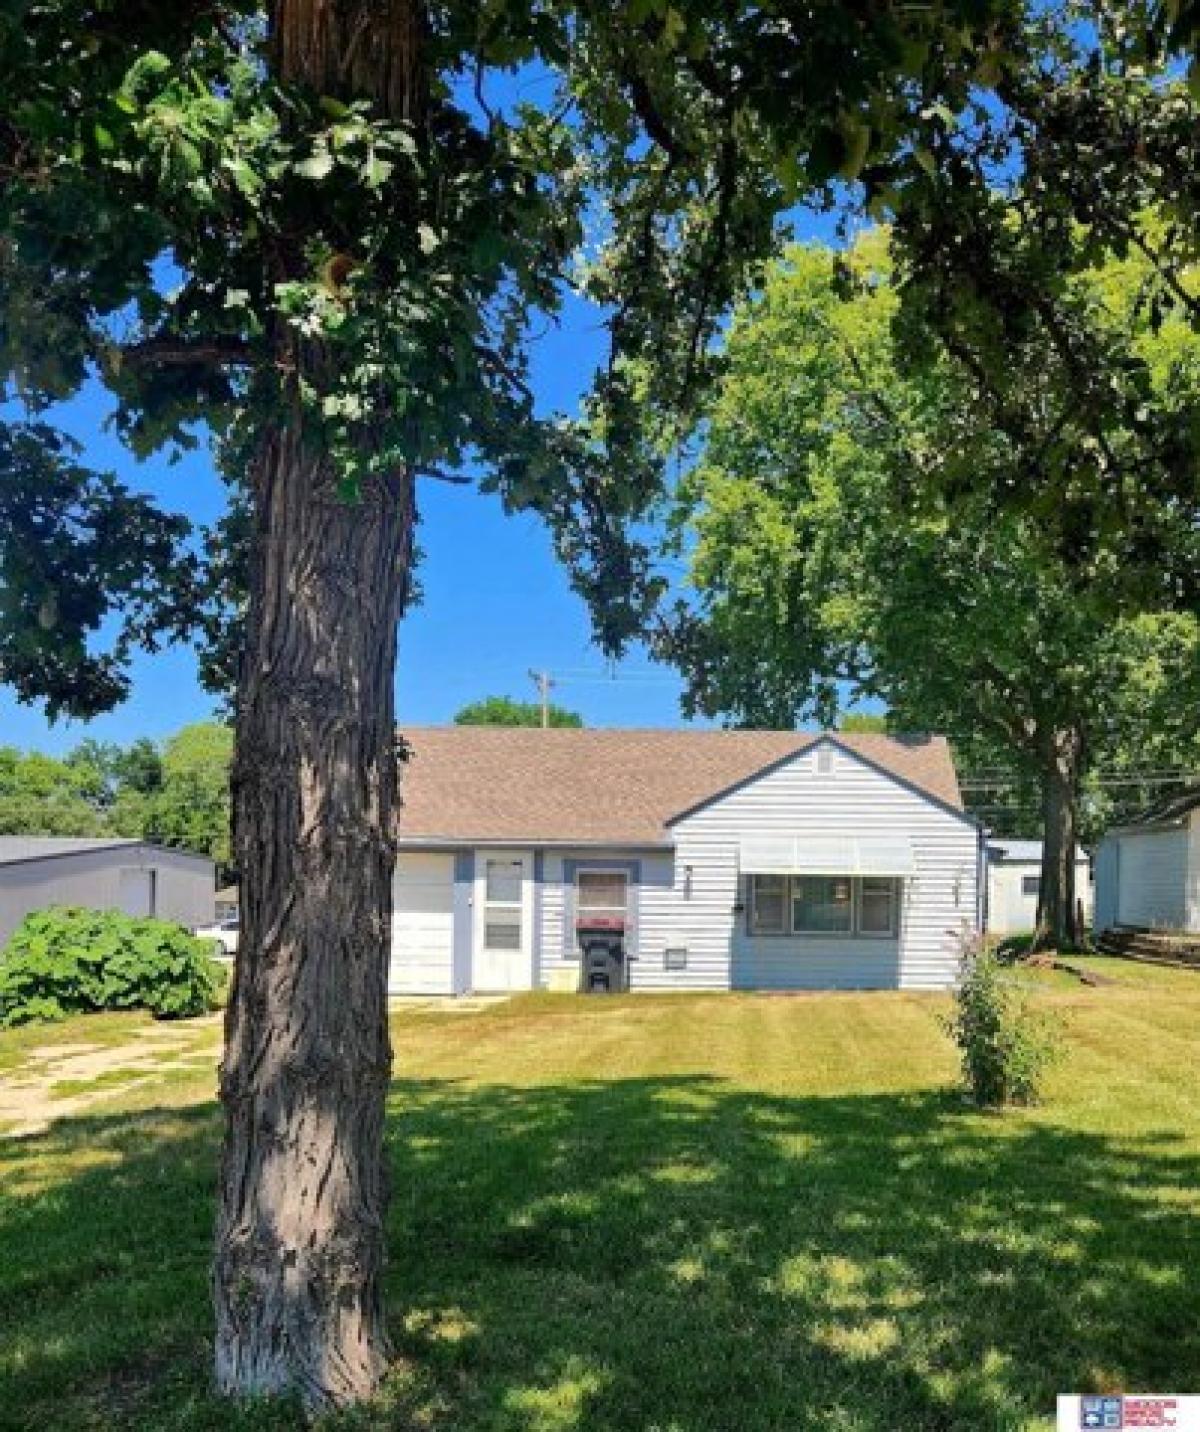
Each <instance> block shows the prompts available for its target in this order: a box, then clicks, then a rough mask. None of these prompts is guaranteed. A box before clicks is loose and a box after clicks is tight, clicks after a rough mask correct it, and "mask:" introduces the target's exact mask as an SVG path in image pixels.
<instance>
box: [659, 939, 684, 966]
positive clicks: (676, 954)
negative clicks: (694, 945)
mask: <svg viewBox="0 0 1200 1432" xmlns="http://www.w3.org/2000/svg"><path fill="white" fill-rule="evenodd" d="M663 967H664V968H665V969H668V970H686V969H687V950H686V949H685V948H684V947H683V946H682V945H676V946H674V947H673V948H671V949H669V950H664V951H663Z"/></svg>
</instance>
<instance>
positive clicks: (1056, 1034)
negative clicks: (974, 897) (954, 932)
mask: <svg viewBox="0 0 1200 1432" xmlns="http://www.w3.org/2000/svg"><path fill="white" fill-rule="evenodd" d="M946 1032H947V1033H948V1034H949V1035H950V1037H951V1039H953V1040H954V1042H955V1043H956V1044H957V1045H958V1048H959V1052H960V1054H961V1056H962V1069H963V1077H964V1079H965V1081H966V1085H967V1090H968V1092H969V1093H970V1095H971V1098H972V1099H973V1100H974V1101H975V1103H976V1104H979V1105H980V1106H981V1107H983V1108H999V1107H1002V1106H1003V1105H1005V1104H1035V1103H1037V1100H1038V1096H1039V1094H1040V1092H1041V1086H1042V1079H1043V1076H1044V1075H1045V1073H1046V1070H1047V1069H1048V1068H1049V1067H1050V1065H1051V1064H1052V1063H1054V1061H1055V1060H1056V1059H1058V1058H1059V1057H1060V1056H1061V1052H1062V1051H1061V1030H1060V1029H1059V1027H1058V1026H1057V1025H1056V1024H1053V1023H1052V1022H1051V1021H1050V1020H1048V1019H1046V1018H1045V1017H1044V1016H1042V1015H1039V1014H1037V1013H1035V1012H1034V1011H1033V1010H1031V1009H1030V1008H1029V1005H1028V1004H1027V1002H1026V1001H1025V1000H1024V999H1023V998H1022V997H1021V996H1020V995H1019V994H1018V993H1017V991H1016V989H1015V988H1014V987H1013V984H1012V977H1011V975H1009V974H1007V972H1006V970H1005V967H1004V965H1003V964H1002V963H1001V961H1000V959H999V957H998V956H997V954H996V951H995V950H993V949H989V948H987V947H986V946H983V945H973V946H971V947H969V948H968V949H967V950H966V952H965V953H964V955H963V962H962V979H961V982H960V984H959V987H958V991H957V994H956V996H955V1006H954V1013H953V1015H951V1017H950V1018H949V1019H948V1020H947V1021H946Z"/></svg>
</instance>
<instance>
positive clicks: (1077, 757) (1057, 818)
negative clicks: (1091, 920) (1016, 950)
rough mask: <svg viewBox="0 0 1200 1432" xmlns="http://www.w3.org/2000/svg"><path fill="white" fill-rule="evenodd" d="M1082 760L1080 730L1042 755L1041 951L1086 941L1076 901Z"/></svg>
mask: <svg viewBox="0 0 1200 1432" xmlns="http://www.w3.org/2000/svg"><path fill="white" fill-rule="evenodd" d="M1082 759H1083V741H1082V738H1081V737H1080V735H1079V733H1078V732H1077V731H1055V732H1054V733H1053V734H1052V735H1051V737H1050V738H1049V740H1048V741H1047V742H1046V745H1045V748H1044V750H1043V752H1042V842H1043V843H1042V877H1041V885H1040V889H1039V894H1038V917H1037V929H1036V930H1035V932H1034V940H1033V948H1034V949H1035V950H1048V949H1058V950H1069V949H1073V948H1074V947H1075V946H1077V945H1079V944H1081V943H1082V940H1083V933H1084V932H1083V930H1082V929H1081V928H1080V924H1079V910H1078V906H1077V903H1076V898H1075V850H1076V846H1077V843H1078V834H1079V820H1078V816H1079V780H1080V774H1081V766H1082Z"/></svg>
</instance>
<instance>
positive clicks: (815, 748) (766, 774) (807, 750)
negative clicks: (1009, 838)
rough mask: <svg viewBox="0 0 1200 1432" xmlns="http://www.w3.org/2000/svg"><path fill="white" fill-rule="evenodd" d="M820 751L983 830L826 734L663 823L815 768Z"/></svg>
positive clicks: (687, 817)
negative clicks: (793, 770)
mask: <svg viewBox="0 0 1200 1432" xmlns="http://www.w3.org/2000/svg"><path fill="white" fill-rule="evenodd" d="M822 750H831V751H836V752H838V753H840V755H841V756H843V757H845V758H848V759H849V760H852V761H857V762H859V763H860V764H861V765H863V766H866V767H867V768H868V769H870V770H872V771H874V772H875V773H876V774H878V775H880V776H882V777H884V779H885V780H888V781H891V782H893V783H894V784H896V785H898V786H900V787H901V788H902V789H904V790H906V791H908V792H909V793H910V794H912V795H914V796H917V797H918V798H919V799H921V800H923V801H928V802H929V803H930V804H931V805H934V806H936V807H937V808H938V809H939V810H942V811H944V812H946V814H948V815H951V816H954V817H955V818H956V819H958V820H961V821H963V822H964V823H966V824H967V825H969V826H970V827H971V828H972V829H973V830H976V831H978V830H981V829H982V828H983V827H982V823H981V822H980V821H979V820H978V819H977V818H976V817H975V816H973V815H971V814H970V812H968V811H965V810H963V809H962V808H961V806H957V805H952V804H951V803H950V802H949V801H947V800H944V799H942V797H941V796H938V795H935V794H934V793H933V792H932V791H930V790H927V789H924V788H923V787H921V786H919V785H917V784H915V783H914V782H913V781H910V780H907V779H906V778H905V777H904V776H902V775H900V774H899V773H898V772H896V771H894V770H892V769H890V768H889V767H887V766H885V765H882V764H881V763H880V762H879V761H875V760H872V759H871V757H870V756H869V755H866V754H864V752H862V751H861V750H856V749H854V748H853V747H851V746H849V745H847V744H846V742H844V741H841V740H839V739H838V738H837V736H836V735H833V734H830V733H826V734H824V735H822V736H820V737H818V738H817V739H816V740H814V741H813V742H812V743H811V744H810V745H808V746H806V747H804V749H803V750H799V751H790V752H788V754H787V755H785V756H781V757H780V758H779V759H778V760H775V761H771V762H770V763H769V764H767V765H766V766H764V767H762V769H761V770H757V771H753V772H751V773H750V774H749V775H747V776H744V777H743V778H742V779H741V780H738V781H735V782H733V784H731V785H729V786H726V787H725V788H724V789H722V790H718V791H714V792H713V794H712V795H710V796H706V797H705V798H704V799H703V800H701V801H697V802H696V804H695V805H693V806H690V807H689V808H688V809H687V810H682V811H679V812H678V813H677V814H675V815H672V816H671V817H670V819H669V820H667V822H666V825H667V828H668V829H675V828H676V827H678V826H679V825H681V824H682V823H683V822H684V821H687V820H690V819H691V818H692V817H693V816H696V815H698V814H700V812H702V811H704V810H707V809H708V808H709V807H710V806H713V805H716V804H717V803H718V802H721V801H725V800H728V799H729V798H730V797H731V796H734V795H736V794H737V793H738V792H739V791H743V790H745V789H746V788H747V787H749V786H753V785H755V784H756V783H757V782H759V781H762V780H767V779H770V778H771V777H772V776H774V775H775V774H776V773H777V772H779V771H782V770H784V769H786V768H787V767H788V766H791V765H793V764H794V763H797V762H806V763H807V764H808V765H810V766H811V765H814V764H815V763H816V761H817V760H818V754H817V753H819V752H820V751H822Z"/></svg>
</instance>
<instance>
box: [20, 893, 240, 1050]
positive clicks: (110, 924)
mask: <svg viewBox="0 0 1200 1432" xmlns="http://www.w3.org/2000/svg"><path fill="white" fill-rule="evenodd" d="M220 987H221V979H220V973H219V970H218V967H217V965H216V963H215V962H214V961H213V960H212V958H211V957H210V955H209V951H208V945H207V943H206V942H205V941H204V940H197V939H195V938H194V937H193V936H191V935H189V934H188V933H187V932H186V931H185V930H183V929H181V928H180V927H179V926H178V925H173V924H170V923H168V922H167V921H165V920H151V919H138V918H135V917H134V916H132V915H122V914H120V913H119V912H117V911H115V910H82V909H68V908H65V907H63V908H56V909H51V910H38V911H35V912H34V913H33V914H31V915H27V916H26V917H25V919H24V920H23V921H22V922H21V924H20V925H19V926H18V928H17V929H16V931H15V932H14V933H13V936H12V938H11V940H9V942H8V945H7V947H6V948H5V950H4V952H3V954H0V1025H14V1024H27V1023H29V1022H30V1021H31V1020H39V1019H46V1020H50V1019H63V1018H65V1017H66V1016H67V1015H69V1014H86V1013H90V1012H93V1011H95V1010H100V1009H148V1010H150V1011H151V1013H152V1014H153V1015H154V1016H155V1017H156V1018H158V1019H182V1018H186V1017H187V1016H189V1015H196V1014H203V1013H204V1012H205V1011H206V1010H210V1009H214V1008H215V1007H216V1003H217V993H218V991H219V989H220Z"/></svg>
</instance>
